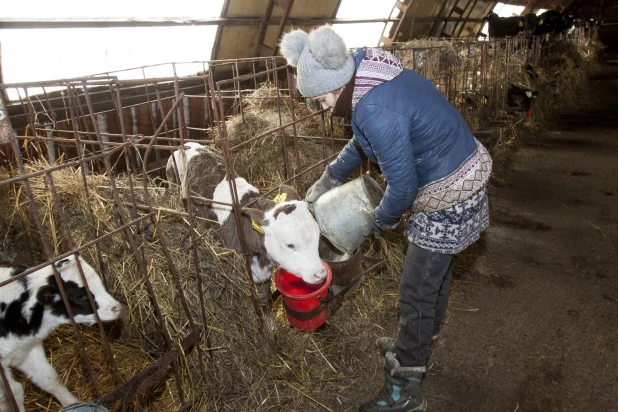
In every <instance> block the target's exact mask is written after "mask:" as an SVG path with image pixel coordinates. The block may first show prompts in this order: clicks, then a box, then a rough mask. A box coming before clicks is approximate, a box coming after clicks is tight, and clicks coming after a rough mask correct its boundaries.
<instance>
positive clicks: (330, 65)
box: [280, 25, 355, 97]
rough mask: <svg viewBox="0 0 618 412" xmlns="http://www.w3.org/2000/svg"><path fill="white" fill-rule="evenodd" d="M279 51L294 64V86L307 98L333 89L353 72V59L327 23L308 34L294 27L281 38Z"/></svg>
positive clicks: (348, 78)
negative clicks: (295, 77)
mask: <svg viewBox="0 0 618 412" xmlns="http://www.w3.org/2000/svg"><path fill="white" fill-rule="evenodd" d="M280 49H281V54H282V55H283V57H285V58H286V59H287V61H288V64H289V65H290V66H295V67H296V73H297V80H296V83H297V87H298V90H300V92H301V93H302V94H303V95H304V96H306V97H315V96H321V95H323V94H327V93H330V92H334V91H335V90H337V89H340V88H342V87H343V86H345V85H346V84H347V83H348V82H349V81H350V79H351V78H352V75H354V68H355V65H354V58H353V57H352V55H351V54H350V52H349V51H348V49H347V48H346V47H345V43H344V42H343V39H342V38H341V36H339V35H338V34H337V33H335V31H334V30H333V28H332V27H331V26H329V25H325V26H320V27H318V28H317V29H315V30H313V31H311V33H309V34H307V33H306V32H304V31H303V30H294V31H291V32H289V33H287V34H286V35H285V36H283V39H281V44H280Z"/></svg>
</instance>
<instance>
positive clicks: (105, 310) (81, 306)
mask: <svg viewBox="0 0 618 412" xmlns="http://www.w3.org/2000/svg"><path fill="white" fill-rule="evenodd" d="M78 260H79V264H80V265H81V268H82V271H83V273H84V278H85V279H86V282H87V284H88V288H89V290H90V293H91V294H92V298H93V300H94V304H95V306H96V310H97V314H98V315H99V319H101V321H103V322H107V321H112V320H116V319H118V317H119V316H120V308H121V304H120V303H119V302H118V301H117V300H116V299H114V298H113V297H111V296H110V294H109V293H107V290H105V287H104V286H103V282H102V281H101V278H100V277H99V275H98V274H97V272H96V271H95V270H94V269H93V268H92V267H91V266H90V265H89V264H88V263H87V262H86V261H85V260H83V259H82V258H81V257H77V258H76V256H75V255H71V256H69V257H68V258H66V259H62V260H60V261H58V262H56V268H57V269H58V272H59V273H60V277H61V279H62V286H63V288H64V291H65V292H66V297H67V299H68V301H69V305H70V307H71V311H72V312H73V317H74V319H75V322H77V323H86V324H90V325H92V324H94V323H95V322H96V319H95V316H94V311H93V309H92V306H91V305H90V302H89V300H88V295H87V292H86V286H85V285H84V282H83V280H82V276H81V274H80V272H79V267H78ZM36 299H37V301H38V302H39V303H40V304H42V305H44V306H45V307H46V308H48V309H49V310H51V313H52V314H53V315H55V316H57V317H59V318H62V319H63V320H66V321H68V319H69V315H68V314H67V310H66V307H65V305H64V302H63V301H62V296H61V295H60V289H59V287H58V284H57V283H56V279H55V277H54V276H53V274H51V275H50V276H48V277H47V284H45V285H43V286H41V287H40V288H39V289H38V291H37V293H36Z"/></svg>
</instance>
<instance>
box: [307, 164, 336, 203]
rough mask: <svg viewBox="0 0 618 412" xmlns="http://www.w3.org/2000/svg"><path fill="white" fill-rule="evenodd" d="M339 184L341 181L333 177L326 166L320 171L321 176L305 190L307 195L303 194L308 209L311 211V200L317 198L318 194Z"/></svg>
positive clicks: (313, 200) (320, 194)
mask: <svg viewBox="0 0 618 412" xmlns="http://www.w3.org/2000/svg"><path fill="white" fill-rule="evenodd" d="M337 186H341V182H340V181H338V180H336V179H334V178H333V177H332V176H331V175H330V172H329V171H328V167H327V168H326V170H324V173H322V176H320V178H319V179H318V180H317V181H316V182H315V183H314V184H313V185H312V186H311V187H310V188H309V190H307V195H306V196H305V201H306V202H307V203H309V210H311V211H312V212H313V202H315V201H316V200H318V198H319V197H320V196H322V195H323V194H324V193H326V192H328V191H329V190H331V189H333V188H335V187H337Z"/></svg>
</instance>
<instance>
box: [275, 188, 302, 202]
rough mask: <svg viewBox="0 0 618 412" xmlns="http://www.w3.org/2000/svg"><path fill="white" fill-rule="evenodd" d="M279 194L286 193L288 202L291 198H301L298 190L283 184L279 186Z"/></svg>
mask: <svg viewBox="0 0 618 412" xmlns="http://www.w3.org/2000/svg"><path fill="white" fill-rule="evenodd" d="M279 194H280V195H282V194H285V201H286V202H287V201H290V200H300V196H298V193H296V190H295V189H294V188H293V187H292V186H288V185H281V186H280V187H279Z"/></svg>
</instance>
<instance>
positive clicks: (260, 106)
mask: <svg viewBox="0 0 618 412" xmlns="http://www.w3.org/2000/svg"><path fill="white" fill-rule="evenodd" d="M243 102H244V103H245V105H244V107H243V113H244V120H243V116H241V115H240V114H237V115H234V116H231V117H230V118H229V119H228V120H227V123H226V128H227V134H228V137H229V139H230V146H234V145H237V144H239V143H242V142H244V141H246V140H247V139H250V138H253V137H255V136H258V135H260V134H262V133H264V132H266V131H267V130H270V129H273V128H276V127H279V126H280V125H281V124H287V123H289V122H291V121H292V114H291V107H290V99H289V96H287V95H283V94H280V96H279V98H277V90H276V89H274V88H273V87H272V85H270V84H267V83H265V84H263V85H262V86H261V87H260V88H259V89H257V90H255V91H253V92H251V93H250V94H249V95H248V96H247V97H246V98H244V100H243ZM277 102H279V105H280V106H279V109H278V108H277ZM279 110H280V111H281V123H280V121H279ZM312 113H315V112H314V111H313V110H312V109H311V108H309V107H308V106H307V105H306V104H305V103H304V102H300V101H298V100H294V114H295V119H300V118H302V117H305V116H308V115H310V114H312ZM324 126H325V133H326V136H327V139H328V138H329V137H330V126H329V116H325V123H324ZM296 133H297V135H300V136H314V137H320V136H322V135H323V130H322V118H321V115H319V114H317V115H314V116H312V117H310V118H308V119H307V120H305V121H302V122H299V123H297V124H296ZM285 135H286V137H285V143H286V145H287V152H288V163H289V168H290V172H291V175H294V174H296V173H297V172H298V171H302V170H304V169H306V168H308V167H310V166H312V165H314V164H316V163H317V162H319V161H321V160H322V159H323V158H324V154H326V156H328V155H331V154H332V153H336V152H339V150H340V149H341V148H342V147H343V146H344V143H342V142H334V143H333V144H332V146H331V142H330V141H329V142H328V143H327V144H326V147H325V148H323V147H322V142H321V141H319V140H308V139H301V138H299V139H297V142H296V144H297V146H298V151H299V160H300V164H296V158H295V155H294V139H293V127H292V126H289V127H286V129H285ZM333 137H335V138H344V137H345V132H344V127H343V126H341V125H338V124H335V125H333ZM282 140H283V139H282V136H281V132H280V131H278V132H275V133H271V134H268V135H267V136H266V137H264V138H263V139H258V140H256V141H254V142H252V143H250V144H248V145H247V146H244V147H242V148H241V149H240V150H238V151H237V152H235V153H234V154H233V156H234V170H235V171H236V173H237V174H238V175H240V176H242V177H244V178H246V179H247V180H248V181H249V182H251V183H252V184H253V185H255V186H256V187H258V189H260V190H262V189H268V190H270V189H272V188H273V187H275V186H277V185H279V184H280V183H281V182H282V181H284V180H286V179H285V176H286V167H285V156H284V151H283V143H282ZM331 147H332V148H331ZM323 171H324V167H318V168H316V169H314V170H312V171H311V172H310V173H308V174H307V175H305V176H303V183H302V185H301V186H302V187H298V185H295V187H296V189H297V190H298V191H299V192H304V190H306V189H307V188H308V186H309V185H310V184H311V183H313V182H314V181H315V180H316V179H317V178H318V177H319V176H320V175H321V174H322V172H323Z"/></svg>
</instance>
